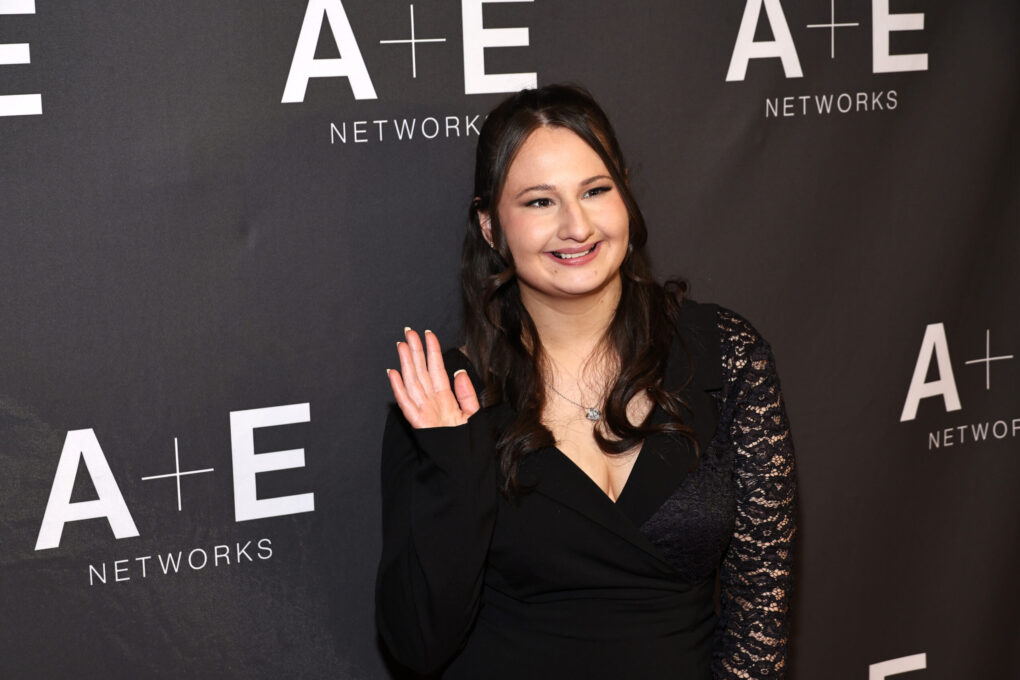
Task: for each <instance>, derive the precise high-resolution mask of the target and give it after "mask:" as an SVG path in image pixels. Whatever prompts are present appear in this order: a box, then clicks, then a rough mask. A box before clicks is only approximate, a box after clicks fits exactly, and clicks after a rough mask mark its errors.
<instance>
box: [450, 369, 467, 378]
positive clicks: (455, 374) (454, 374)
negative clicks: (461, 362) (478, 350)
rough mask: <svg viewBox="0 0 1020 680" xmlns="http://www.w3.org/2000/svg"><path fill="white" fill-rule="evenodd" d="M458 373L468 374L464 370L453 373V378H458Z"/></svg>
mask: <svg viewBox="0 0 1020 680" xmlns="http://www.w3.org/2000/svg"><path fill="white" fill-rule="evenodd" d="M458 373H467V371H465V370H464V369H463V368H462V369H460V370H457V371H454V372H453V377H454V378H456V377H457V374H458Z"/></svg>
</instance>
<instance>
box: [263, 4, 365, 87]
mask: <svg viewBox="0 0 1020 680" xmlns="http://www.w3.org/2000/svg"><path fill="white" fill-rule="evenodd" d="M327 17H328V18H329V25H330V27H331V28H332V30H333V40H334V41H335V42H336V45H337V47H339V48H340V54H341V55H342V58H340V59H316V58H315V46H316V45H317V44H318V42H319V33H321V32H322V22H323V19H325V18H327ZM337 77H343V78H347V80H348V82H350V84H351V90H352V91H353V92H354V98H355V99H375V98H376V95H375V88H374V87H373V86H372V79H371V78H370V77H369V75H368V69H367V68H365V60H364V59H363V58H362V57H361V50H360V49H358V41H357V39H356V38H355V37H354V30H353V29H352V28H351V22H350V21H348V20H347V13H346V12H345V11H344V6H343V3H342V2H340V0H309V2H308V9H307V10H305V20H304V22H303V23H302V24H301V34H300V35H299V36H298V41H297V47H296V48H295V49H294V60H293V61H291V63H290V74H289V75H288V76H287V85H286V86H285V87H284V88H283V100H282V103H284V104H292V103H295V102H303V101H304V100H305V90H306V89H307V88H308V79H309V78H337Z"/></svg>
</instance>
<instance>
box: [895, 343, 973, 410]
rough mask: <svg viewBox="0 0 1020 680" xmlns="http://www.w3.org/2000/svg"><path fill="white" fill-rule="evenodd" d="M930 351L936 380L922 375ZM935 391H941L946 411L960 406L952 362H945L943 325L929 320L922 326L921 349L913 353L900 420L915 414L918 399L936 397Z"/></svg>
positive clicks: (926, 371)
mask: <svg viewBox="0 0 1020 680" xmlns="http://www.w3.org/2000/svg"><path fill="white" fill-rule="evenodd" d="M932 354H934V355H935V361H936V362H937V363H938V367H939V378H938V380H932V381H931V382H929V383H926V382H925V381H924V377H925V376H926V375H927V374H928V367H929V366H930V365H931V355H932ZM938 395H942V401H943V402H944V403H945V405H946V411H947V412H949V411H959V410H960V409H961V408H963V407H962V406H960V395H959V393H958V392H957V391H956V379H955V378H954V377H953V365H952V364H951V363H950V362H949V342H948V341H947V340H946V327H945V326H943V325H942V324H941V323H930V324H928V327H927V328H925V329H924V339H923V340H921V351H920V352H919V353H918V355H917V365H916V366H914V377H913V378H911V379H910V389H909V390H907V400H906V402H904V404H903V413H901V414H900V422H901V423H902V422H904V421H907V420H913V419H914V418H916V417H917V405H918V404H919V403H921V400H922V399H924V398H926V397H937V396H938Z"/></svg>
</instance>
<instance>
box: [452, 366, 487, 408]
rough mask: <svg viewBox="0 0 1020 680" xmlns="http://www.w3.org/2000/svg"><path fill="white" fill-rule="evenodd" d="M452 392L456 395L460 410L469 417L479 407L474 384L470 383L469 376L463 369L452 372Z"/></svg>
mask: <svg viewBox="0 0 1020 680" xmlns="http://www.w3.org/2000/svg"><path fill="white" fill-rule="evenodd" d="M453 393H454V394H456V395H457V402H458V403H459V404H460V410H461V412H462V413H463V414H464V415H465V416H468V417H470V416H471V415H473V414H474V413H476V412H477V411H478V409H479V408H481V406H480V405H479V403H478V394H477V393H476V392H475V386H474V385H472V384H471V378H469V377H468V374H467V371H465V370H464V369H461V370H459V371H457V372H456V373H454V374H453Z"/></svg>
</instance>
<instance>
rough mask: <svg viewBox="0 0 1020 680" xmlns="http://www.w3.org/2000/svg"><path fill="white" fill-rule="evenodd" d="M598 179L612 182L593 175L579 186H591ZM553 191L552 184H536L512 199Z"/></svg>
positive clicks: (611, 179) (601, 176) (606, 177)
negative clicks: (535, 192)
mask: <svg viewBox="0 0 1020 680" xmlns="http://www.w3.org/2000/svg"><path fill="white" fill-rule="evenodd" d="M600 179H608V180H609V181H610V182H611V181H613V178H612V177H610V176H609V175H595V176H594V177H589V178H588V179H586V180H584V181H583V182H581V186H582V187H586V186H588V185H589V184H593V183H595V182H597V181H599V180H600ZM555 189H556V187H555V186H553V185H552V184H536V185H535V186H533V187H528V188H527V189H522V190H521V191H519V192H517V195H516V196H514V198H515V199H516V198H520V197H521V196H523V195H524V194H526V193H528V192H529V191H553V190H555Z"/></svg>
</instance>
